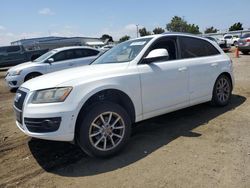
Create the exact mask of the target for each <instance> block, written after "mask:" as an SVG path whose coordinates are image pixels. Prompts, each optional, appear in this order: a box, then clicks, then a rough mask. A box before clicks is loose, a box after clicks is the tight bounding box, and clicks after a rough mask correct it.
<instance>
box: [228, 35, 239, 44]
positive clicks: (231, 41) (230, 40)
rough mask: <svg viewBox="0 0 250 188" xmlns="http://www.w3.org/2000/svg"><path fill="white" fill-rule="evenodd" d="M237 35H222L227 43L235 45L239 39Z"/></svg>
mask: <svg viewBox="0 0 250 188" xmlns="http://www.w3.org/2000/svg"><path fill="white" fill-rule="evenodd" d="M239 39H240V38H239V36H238V35H231V34H226V35H224V40H226V41H227V44H229V45H231V46H232V45H233V46H236V45H237V43H238V40H239Z"/></svg>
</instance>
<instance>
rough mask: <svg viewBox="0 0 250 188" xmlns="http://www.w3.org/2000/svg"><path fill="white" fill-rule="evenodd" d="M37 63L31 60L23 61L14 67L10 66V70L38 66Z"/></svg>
mask: <svg viewBox="0 0 250 188" xmlns="http://www.w3.org/2000/svg"><path fill="white" fill-rule="evenodd" d="M36 65H37V63H34V62H32V61H29V62H26V63H21V64H20V65H16V66H14V67H12V68H10V69H9V70H8V72H14V71H17V70H22V69H26V68H29V67H31V66H36Z"/></svg>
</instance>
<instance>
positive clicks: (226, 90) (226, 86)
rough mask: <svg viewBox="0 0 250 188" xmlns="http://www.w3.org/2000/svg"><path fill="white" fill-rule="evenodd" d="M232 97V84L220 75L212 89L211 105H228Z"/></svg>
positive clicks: (226, 77) (227, 78)
mask: <svg viewBox="0 0 250 188" xmlns="http://www.w3.org/2000/svg"><path fill="white" fill-rule="evenodd" d="M231 95H232V83H231V80H230V78H229V77H228V76H226V75H221V76H219V77H218V78H217V80H216V82H215V85H214V89H213V98H212V104H215V105H217V106H225V105H227V104H228V103H229V101H230V99H231Z"/></svg>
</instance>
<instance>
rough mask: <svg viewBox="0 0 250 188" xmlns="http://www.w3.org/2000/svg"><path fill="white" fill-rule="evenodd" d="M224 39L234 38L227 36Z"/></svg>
mask: <svg viewBox="0 0 250 188" xmlns="http://www.w3.org/2000/svg"><path fill="white" fill-rule="evenodd" d="M224 38H225V39H231V38H232V36H225V37H224Z"/></svg>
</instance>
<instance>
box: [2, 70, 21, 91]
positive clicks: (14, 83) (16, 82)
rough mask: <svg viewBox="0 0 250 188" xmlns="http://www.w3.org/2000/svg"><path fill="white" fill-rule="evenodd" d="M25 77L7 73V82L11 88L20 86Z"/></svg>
mask: <svg viewBox="0 0 250 188" xmlns="http://www.w3.org/2000/svg"><path fill="white" fill-rule="evenodd" d="M23 80H24V79H23V78H22V77H21V76H20V75H16V76H10V75H8V74H7V75H6V77H5V82H6V85H7V86H8V87H9V88H10V89H14V88H19V87H20V86H21V85H22V83H23Z"/></svg>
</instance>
